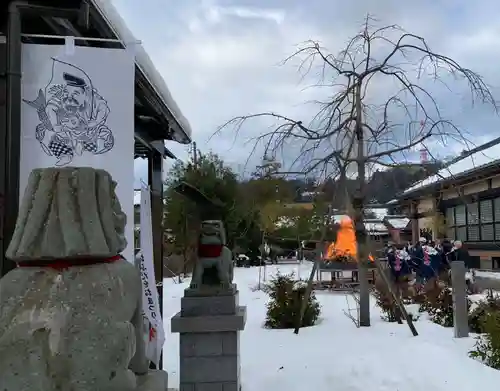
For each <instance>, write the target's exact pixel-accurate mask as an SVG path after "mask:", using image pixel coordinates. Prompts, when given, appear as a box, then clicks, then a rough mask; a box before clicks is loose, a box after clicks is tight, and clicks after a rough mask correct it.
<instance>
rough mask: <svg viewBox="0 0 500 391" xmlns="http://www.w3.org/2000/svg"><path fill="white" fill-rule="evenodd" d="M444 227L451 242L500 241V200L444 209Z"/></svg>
mask: <svg viewBox="0 0 500 391" xmlns="http://www.w3.org/2000/svg"><path fill="white" fill-rule="evenodd" d="M446 226H447V231H446V233H447V236H448V238H449V239H452V240H453V239H457V240H461V241H464V242H467V241H468V242H479V241H496V240H499V241H500V198H496V199H494V200H482V201H480V202H472V203H470V204H467V205H457V206H455V207H453V208H448V209H446Z"/></svg>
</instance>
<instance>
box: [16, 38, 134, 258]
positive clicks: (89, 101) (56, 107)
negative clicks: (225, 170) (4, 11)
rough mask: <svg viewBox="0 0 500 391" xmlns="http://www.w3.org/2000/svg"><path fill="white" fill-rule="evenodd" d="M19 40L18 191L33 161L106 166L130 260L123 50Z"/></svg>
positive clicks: (129, 68)
mask: <svg viewBox="0 0 500 391" xmlns="http://www.w3.org/2000/svg"><path fill="white" fill-rule="evenodd" d="M67 41H68V42H67V44H66V45H35V44H24V45H23V50H22V66H23V68H22V73H23V79H22V106H21V161H20V173H19V176H20V178H19V185H20V194H21V195H22V194H23V191H24V188H25V186H26V183H27V179H28V176H29V174H30V172H31V170H33V169H34V168H45V167H54V166H56V167H65V166H75V167H89V166H90V167H94V168H102V169H104V170H106V171H108V172H109V173H110V174H111V175H112V177H113V179H114V180H115V181H116V182H117V189H116V192H117V195H118V198H119V200H120V203H121V205H122V208H123V210H124V212H125V213H126V215H127V220H128V221H127V227H126V237H127V241H128V246H127V248H126V249H125V251H124V253H123V256H124V257H125V258H127V260H129V261H130V262H134V78H135V75H134V72H135V58H134V56H133V54H132V53H131V52H130V51H129V50H126V49H108V48H95V47H80V46H74V45H73V43H72V41H71V39H68V40H67Z"/></svg>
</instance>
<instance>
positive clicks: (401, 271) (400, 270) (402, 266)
mask: <svg viewBox="0 0 500 391" xmlns="http://www.w3.org/2000/svg"><path fill="white" fill-rule="evenodd" d="M410 259H411V257H410V255H409V254H408V253H407V252H406V251H404V250H398V249H397V248H396V247H395V246H392V247H391V248H389V250H388V251H387V263H388V265H389V269H390V270H391V274H392V277H393V278H394V281H396V282H400V281H402V280H404V279H405V278H407V277H408V275H409V274H411V271H410V267H409V264H408V261H409V260H410Z"/></svg>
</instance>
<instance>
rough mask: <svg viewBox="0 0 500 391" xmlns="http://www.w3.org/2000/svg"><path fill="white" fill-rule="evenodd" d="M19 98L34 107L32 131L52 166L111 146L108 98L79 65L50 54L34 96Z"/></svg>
mask: <svg viewBox="0 0 500 391" xmlns="http://www.w3.org/2000/svg"><path fill="white" fill-rule="evenodd" d="M23 102H24V103H25V104H27V105H29V106H30V107H32V108H33V109H34V110H36V112H37V115H38V119H39V123H38V124H37V125H36V127H35V129H33V132H34V134H35V137H36V139H37V140H38V142H39V143H40V148H41V149H42V150H43V152H45V153H46V154H47V155H48V156H53V157H54V161H55V163H54V164H55V165H56V166H65V165H67V164H70V163H72V162H73V158H74V156H75V155H78V156H81V155H82V154H84V153H88V154H94V155H100V154H104V153H106V152H109V151H110V150H111V149H113V146H114V144H115V139H114V136H113V132H112V131H111V129H110V128H109V127H108V125H107V123H106V121H107V119H108V116H109V114H110V109H109V106H108V102H106V100H105V99H104V98H103V97H102V96H101V95H100V94H99V91H98V89H97V88H96V86H94V85H93V83H92V79H91V78H90V77H89V75H88V74H87V73H86V72H85V71H84V70H83V69H81V68H79V67H77V66H75V65H73V64H69V63H67V62H64V61H59V60H57V59H55V58H52V77H51V79H50V81H49V83H48V84H47V85H46V86H45V88H44V89H39V90H38V96H37V97H36V99H34V100H28V99H23Z"/></svg>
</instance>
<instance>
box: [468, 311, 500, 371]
mask: <svg viewBox="0 0 500 391" xmlns="http://www.w3.org/2000/svg"><path fill="white" fill-rule="evenodd" d="M481 322H482V325H481V327H482V329H483V330H484V334H483V335H480V336H478V337H477V338H476V344H475V346H474V350H472V351H470V352H469V356H470V357H473V358H477V359H479V360H481V361H482V362H483V363H485V364H486V365H488V366H490V367H492V368H495V369H500V312H499V311H493V312H490V313H487V314H485V315H484V316H483V317H482V320H481Z"/></svg>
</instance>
